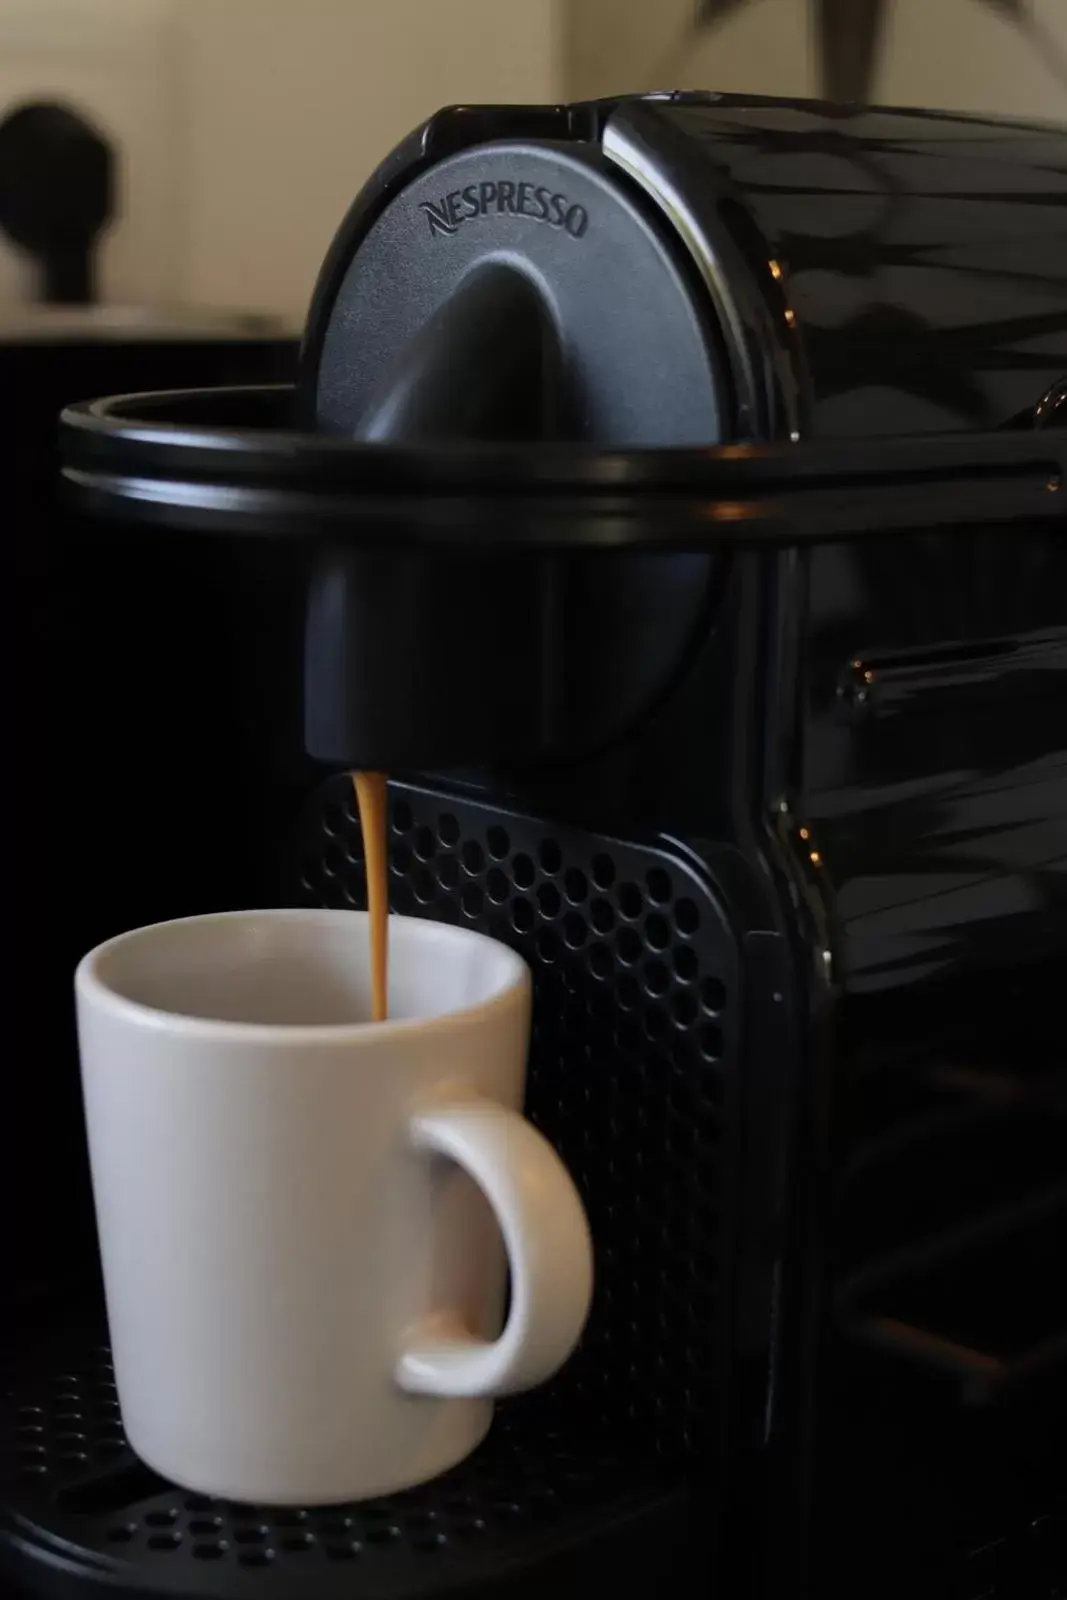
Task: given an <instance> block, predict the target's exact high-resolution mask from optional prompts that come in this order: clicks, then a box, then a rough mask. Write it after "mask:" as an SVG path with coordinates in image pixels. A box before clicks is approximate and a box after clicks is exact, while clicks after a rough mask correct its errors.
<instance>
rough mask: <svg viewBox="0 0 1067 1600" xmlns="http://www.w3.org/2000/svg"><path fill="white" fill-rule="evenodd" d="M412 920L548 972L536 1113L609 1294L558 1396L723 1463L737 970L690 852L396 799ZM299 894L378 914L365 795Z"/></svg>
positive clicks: (307, 831)
mask: <svg viewBox="0 0 1067 1600" xmlns="http://www.w3.org/2000/svg"><path fill="white" fill-rule="evenodd" d="M390 819H391V837H390V856H391V861H390V865H391V876H390V898H391V903H392V906H393V909H394V910H396V911H402V912H406V913H412V914H415V915H419V916H426V917H434V918H437V919H439V920H441V921H445V922H453V923H460V924H464V925H466V926H468V927H472V928H477V929H479V930H480V931H482V932H484V933H488V934H491V935H492V936H493V937H494V938H498V939H502V940H504V941H506V942H507V943H508V944H510V945H512V946H513V947H514V948H515V949H516V950H518V951H519V952H520V953H521V954H522V955H523V956H524V957H525V958H526V959H527V961H528V962H529V963H530V965H531V967H532V968H533V972H534V995H535V1000H534V1023H533V1040H532V1047H531V1056H530V1070H529V1083H528V1091H527V1104H526V1110H527V1113H528V1115H529V1116H530V1117H531V1119H532V1120H533V1121H534V1122H535V1123H536V1124H537V1125H538V1126H539V1127H540V1128H541V1130H542V1131H543V1132H544V1134H545V1135H546V1137H547V1138H549V1139H550V1140H551V1141H552V1143H553V1144H554V1145H555V1147H556V1149H557V1150H558V1151H559V1152H560V1154H561V1155H562V1157H563V1159H564V1161H565V1162H566V1163H567V1165H568V1167H569V1169H570V1171H571V1173H572V1174H573V1176H574V1178H575V1180H576V1182H577V1184H578V1187H579V1189H580V1191H581V1193H582V1198H583V1200H584V1202H585V1205H586V1209H587V1211H588V1214H589V1220H590V1224H591V1227H592V1232H593V1240H594V1244H595V1249H596V1293H595V1298H594V1304H593V1311H592V1315H591V1318H590V1322H589V1327H588V1329H587V1332H586V1336H585V1338H584V1340H583V1342H582V1345H581V1348H580V1349H579V1351H578V1353H577V1355H576V1356H575V1357H573V1358H572V1360H571V1361H570V1362H569V1363H568V1364H567V1366H566V1367H565V1368H564V1370H563V1372H562V1373H561V1374H560V1376H559V1377H558V1378H557V1379H556V1380H555V1381H554V1383H553V1384H552V1385H551V1386H550V1393H552V1394H554V1395H555V1397H556V1398H557V1399H563V1400H564V1401H565V1403H566V1406H567V1409H568V1413H570V1414H573V1413H575V1412H577V1413H578V1414H581V1415H582V1416H583V1417H584V1418H585V1419H586V1420H587V1422H588V1425H589V1426H590V1428H591V1429H593V1430H594V1431H595V1433H596V1435H597V1436H598V1437H612V1436H614V1435H617V1436H619V1437H624V1438H626V1439H628V1440H629V1441H630V1442H631V1443H633V1442H635V1441H640V1442H641V1444H642V1447H643V1448H645V1449H646V1450H651V1451H655V1452H656V1453H657V1454H658V1455H659V1456H660V1457H661V1458H663V1459H668V1460H670V1459H681V1458H686V1457H691V1456H692V1455H693V1454H694V1453H697V1454H699V1456H700V1457H701V1458H702V1459H707V1457H708V1455H709V1453H712V1452H713V1451H714V1448H715V1443H716V1439H717V1428H718V1425H719V1422H720V1419H721V1416H722V1403H721V1402H722V1397H723V1395H724V1394H725V1393H726V1391H727V1387H728V1383H729V1375H728V1372H727V1367H726V1362H727V1353H728V1352H727V1340H726V1319H727V1317H728V1315H729V1305H728V1291H729V1282H730V1261H729V1241H730V1239H731V1234H732V1216H731V1210H732V1203H733V1198H732V1196H733V1183H732V1175H733V1170H734V1161H735V1158H736V1147H737V1142H738V1141H737V1138H736V1136H735V1135H734V1133H733V1123H734V1101H735V1076H736V1059H737V1018H738V1012H739V1010H740V1006H739V996H738V981H739V979H738V959H737V950H736V945H735V942H734V939H733V936H732V934H731V932H730V930H729V927H728V925H727V923H726V920H725V916H724V914H723V911H722V908H721V907H720V905H719V904H718V902H717V900H716V898H715V896H714V894H713V892H712V890H711V888H710V887H709V885H708V884H707V882H706V881H705V880H704V879H703V878H701V877H700V875H699V874H698V873H697V871H696V870H695V869H694V867H693V866H691V865H690V863H689V862H688V861H686V860H684V859H683V858H682V857H681V856H676V855H674V854H673V852H671V851H670V850H668V849H666V848H661V847H659V846H652V845H644V844H632V843H624V842H622V841H619V840H615V839H606V838H601V837H598V836H597V835H594V834H588V833H584V832H582V831H580V830H577V829H568V828H563V827H558V826H553V825H551V824H548V823H545V822H542V821H540V820H537V819H535V818H531V817H526V816H521V815H518V814H515V813H512V812H508V813H505V812H503V811H501V810H499V809H497V808H494V807H490V806H486V805H482V804H481V803H478V802H474V801H471V800H469V799H465V798H464V799H460V798H459V797H457V796H454V795H447V794H442V793H436V792H433V791H430V790H425V789H417V788H412V787H403V786H395V787H394V788H393V791H392V798H391V811H390ZM302 844H303V851H302V856H301V860H300V865H299V869H298V870H299V872H300V875H301V882H300V894H301V896H302V898H303V899H304V901H305V902H310V903H313V904H317V905H328V906H335V907H344V906H352V907H361V906H363V905H364V903H365V875H364V866H363V850H362V843H361V839H360V833H359V826H358V822H357V813H356V809H355V803H354V798H353V795H352V787H351V783H350V782H349V780H348V779H346V778H344V777H341V778H339V779H336V780H330V782H328V783H327V784H325V785H324V786H323V787H322V788H321V789H320V790H319V791H318V793H317V794H316V795H315V797H314V799H313V802H312V804H311V806H310V809H309V813H308V815H307V817H306V819H305V824H304V828H303V831H302Z"/></svg>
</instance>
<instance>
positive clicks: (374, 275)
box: [0, 92, 1067, 1600]
mask: <svg viewBox="0 0 1067 1600" xmlns="http://www.w3.org/2000/svg"><path fill="white" fill-rule="evenodd" d="M1065 374H1067V133H1063V132H1058V131H1056V130H1053V129H1050V128H1029V127H1025V126H1021V125H1017V124H1010V123H1002V122H997V123H994V122H983V121H979V120H974V119H967V118H963V117H958V116H948V115H940V114H931V113H920V112H914V111H886V110H870V111H861V110H846V109H842V108H838V107H833V106H828V105H824V104H819V103H815V102H789V103H786V102H782V101H776V100H769V99H759V98H754V97H738V96H723V95H716V94H710V93H708V94H696V93H689V92H686V93H674V94H671V93H664V94H655V95H645V96H640V97H631V98H624V99H619V100H613V101H607V102H598V103H595V104H584V105H574V106H553V107H511V108H476V107H475V108H471V107H464V108H458V109H452V110H448V111H444V112H441V113H440V114H439V115H437V116H435V117H433V118H432V119H431V120H430V121H429V122H428V123H426V124H425V126H423V127H422V128H420V129H419V130H418V131H417V132H416V133H414V134H413V135H412V136H411V137H410V138H409V139H408V140H407V141H406V142H405V143H404V144H403V145H401V146H400V148H399V149H398V150H396V151H395V152H394V153H393V154H392V155H391V156H389V157H388V159H387V160H386V161H385V162H384V164H383V165H382V166H381V167H380V168H379V170H378V171H377V173H376V174H375V175H374V176H373V178H372V179H371V180H370V182H369V183H368V184H367V186H366V187H365V188H364V190H363V192H362V193H361V194H360V196H359V197H358V199H357V200H356V202H355V204H354V205H353V208H352V210H351V211H350V212H349V214H348V216H347V217H346V218H345V220H344V222H343V223H342V225H341V228H340V231H339V233H338V235H337V238H336V240H335V241H334V244H333V247H332V249H331V251H330V254H329V256H328V258H327V261H326V263H325V265H324V267H323V269H322V273H321V276H320V279H319V283H318V286H317V289H316V292H315V296H314V300H313V303H312V306H311V310H310V313H309V318H308V323H307V329H306V334H305V339H304V344H303V350H302V359H301V373H300V378H299V381H298V383H297V384H296V385H295V386H292V387H289V386H284V385H283V386H275V387H265V388H264V387H259V388H243V389H226V390H199V391H183V392H173V391H172V392H162V393H159V392H157V393H153V394H142V395H134V396H125V397H122V398H119V399H109V400H103V401H99V402H96V403H94V404H89V405H83V406H78V407H74V408H72V409H71V410H69V411H68V412H67V413H66V414H65V417H64V421H63V428H62V449H63V455H64V463H65V465H64V477H65V489H66V494H67V497H68V502H69V504H70V506H71V508H72V515H74V516H76V518H77V523H76V526H77V529H78V536H79V537H80V539H81V541H82V547H83V549H84V551H85V552H86V553H87V557H86V559H85V561H84V564H83V565H84V570H85V573H86V577H85V584H84V592H83V604H82V606H81V608H80V614H79V616H78V619H77V623H76V626H75V628H74V635H73V638H72V639H71V640H70V641H68V648H69V649H70V651H71V654H70V655H69V656H67V657H66V658H64V662H63V663H61V665H62V664H65V665H66V666H67V667H68V668H73V665H74V663H75V661H76V669H77V670H76V671H74V670H70V671H66V672H63V673H61V674H60V675H59V681H58V682H57V683H56V686H55V688H54V690H53V694H54V705H55V708H56V709H55V713H54V714H55V718H56V719H57V720H56V722H55V727H56V732H57V733H58V734H59V735H60V736H59V737H57V738H56V739H55V740H54V741H53V744H52V749H53V752H54V760H55V763H56V765H55V769H54V771H53V772H51V773H50V774H46V775H45V778H44V781H45V782H46V783H48V784H50V785H52V786H53V788H54V787H55V786H56V785H57V784H60V783H61V782H62V781H64V780H63V777H62V775H63V774H64V773H65V774H66V781H67V782H68V783H69V781H70V765H71V762H72V752H74V753H75V754H78V753H80V759H79V760H78V762H77V766H78V780H79V782H85V781H90V782H91V784H92V786H93V789H94V791H95V793H96V802H95V805H94V828H95V837H94V838H93V839H92V840H91V841H89V840H85V839H81V840H80V841H79V844H78V850H77V860H78V872H77V874H75V875H74V878H73V881H71V882H70V884H69V886H68V889H67V892H68V893H69V894H70V895H81V896H84V897H86V898H87V899H89V900H91V903H92V904H93V906H94V908H95V922H96V925H97V926H96V936H97V937H103V936H105V935H106V934H107V933H109V932H112V931H118V930H119V929H121V928H123V927H127V926H132V925H135V924H136V923H140V922H146V921H149V920H154V919H159V918H163V917H168V916H174V915H180V914H183V913H185V912H189V911H203V910H208V909H212V907H219V908H222V907H231V908H232V907H238V906H244V905H255V904H294V905H328V906H333V907H345V906H351V907H360V906H362V905H363V904H364V897H365V875H364V865H363V858H362V848H361V843H360V837H359V830H358V825H357V820H356V815H355V809H354V803H353V799H352V794H351V784H350V781H349V778H348V776H347V774H348V772H349V770H350V769H352V768H367V769H379V770H386V771H388V772H389V773H390V774H391V777H392V785H391V795H392V798H391V813H390V817H391V860H390V868H391V872H390V879H391V900H392V906H393V909H394V910H396V911H399V912H404V913H409V914H414V915H417V916H425V917H434V918H439V919H443V920H446V921H451V922H456V923H461V924H464V925H466V926H469V927H474V928H479V929H482V930H483V931H485V932H486V933H489V934H491V935H493V936H494V937H497V938H500V939H503V940H505V941H507V942H508V943H510V944H512V945H513V946H514V947H515V948H517V949H518V950H520V951H521V952H522V954H523V955H524V956H525V957H526V959H527V960H528V962H529V963H530V965H531V967H532V969H533V972H534V979H535V1016H534V1031H533V1043H532V1054H531V1064H530V1090H529V1100H528V1107H527V1109H528V1113H529V1115H530V1116H531V1117H532V1118H533V1120H534V1121H535V1122H536V1123H537V1124H538V1126H539V1127H540V1128H541V1129H542V1130H543V1131H544V1133H545V1134H546V1135H547V1136H548V1138H549V1139H550V1140H551V1141H552V1142H553V1144H554V1145H555V1146H556V1148H557V1149H558V1150H559V1151H560V1153H561V1154H562V1156H563V1158H564V1160H565V1161H566V1163H567V1164H568V1166H569V1168H570V1170H571V1172H572V1173H573V1174H574V1176H575V1178H576V1181H577V1183H578V1185H579V1187H580V1189H581V1192H582V1196H583V1200H584V1203H585V1205H586V1208H587V1211H588V1215H589V1218H590V1223H591V1227H592V1232H593V1237H594V1243H595V1251H596V1272H597V1287H596V1295H595V1302H594V1307H593V1312H592V1315H591V1318H590V1322H589V1326H588V1330H587V1333H586V1335H585V1337H584V1340H583V1342H582V1344H581V1346H580V1348H579V1349H578V1351H577V1353H576V1354H575V1356H574V1357H573V1358H572V1360H571V1361H570V1362H569V1363H568V1365H567V1366H566V1367H565V1368H564V1370H563V1371H562V1372H561V1373H560V1375H559V1376H558V1377H557V1378H556V1379H555V1380H553V1382H552V1383H551V1384H550V1385H549V1386H548V1388H547V1389H545V1390H543V1391H540V1392H538V1393H537V1394H535V1395H533V1396H531V1397H527V1398H524V1399H520V1400H515V1401H512V1402H509V1403H508V1404H507V1405H506V1406H505V1407H504V1408H502V1410H501V1414H500V1416H499V1417H498V1420H497V1422H496V1424H495V1425H494V1428H493V1431H492V1433H491V1434H490V1437H489V1439H488V1441H487V1442H486V1444H485V1445H484V1446H483V1447H482V1448H481V1449H480V1450H479V1451H478V1452H477V1453H476V1454H475V1456H474V1457H473V1458H472V1459H471V1460H470V1461H469V1462H468V1463H466V1464H464V1465H463V1466H461V1467H459V1468H457V1469H456V1470H454V1471H453V1472H451V1473H449V1474H448V1475H447V1476H446V1477H445V1478H443V1479H440V1480H438V1481H436V1482H434V1483H431V1484H428V1485H426V1486H424V1487H423V1488H421V1489H418V1490H415V1491H412V1492H410V1493H408V1494H404V1495H400V1496H396V1497H393V1498H392V1499H389V1500H386V1501H375V1502H372V1503H368V1504H358V1505H352V1506H349V1507H342V1508H337V1507H333V1508H330V1509H328V1510H327V1509H322V1508H316V1507H313V1506H309V1507H306V1508H302V1509H300V1510H298V1511H292V1510H287V1511H284V1512H282V1511H278V1510H276V1509H272V1508H270V1507H266V1506H248V1505H236V1504H231V1503H229V1502H224V1501H218V1500H212V1499H209V1498H207V1497H198V1496H196V1495H189V1494H186V1493H184V1492H182V1491H180V1490H178V1489H176V1488H175V1487H174V1486H173V1485H170V1484H168V1483H166V1482H165V1481H163V1480H162V1479H160V1478H159V1477H158V1476H156V1475H155V1474H154V1473H153V1472H152V1471H151V1470H150V1469H149V1468H148V1467H147V1466H146V1465H145V1464H143V1463H142V1462H140V1461H139V1460H137V1458H136V1457H135V1456H134V1455H133V1454H132V1453H131V1452H130V1451H129V1449H128V1448H127V1446H126V1442H125V1436H124V1433H123V1429H122V1420H121V1415H120V1412H119V1408H118V1404H117V1398H116V1393H115V1389H114V1385H113V1381H112V1375H111V1368H110V1363H109V1356H108V1349H107V1343H106V1329H105V1327H104V1324H103V1321H102V1319H101V1315H100V1311H99V1300H98V1291H97V1285H96V1277H95V1261H94V1258H93V1254H92V1250H91V1249H87V1250H86V1251H85V1252H84V1253H83V1256H82V1257H81V1258H80V1259H79V1260H78V1261H76V1262H68V1261H66V1260H64V1261H63V1263H62V1270H60V1269H59V1267H58V1266H57V1267H56V1270H54V1271H53V1272H52V1273H51V1276H50V1280H49V1288H48V1293H47V1294H44V1295H41V1294H38V1295H37V1296H36V1297H35V1299H34V1300H33V1301H32V1304H31V1303H30V1302H29V1301H28V1300H26V1299H25V1298H23V1299H20V1298H18V1296H19V1294H20V1285H19V1284H18V1283H16V1284H15V1286H14V1288H15V1299H14V1302H13V1303H14V1305H15V1315H14V1318H13V1326H12V1328H11V1329H10V1330H9V1334H8V1336H7V1339H6V1343H7V1345H8V1346H9V1347H10V1348H9V1358H10V1359H9V1368H10V1377H9V1379H8V1383H7V1387H6V1398H5V1402H4V1405H5V1414H4V1421H3V1433H2V1441H3V1442H2V1447H0V1448H2V1450H3V1465H2V1491H0V1501H2V1508H0V1562H2V1565H0V1574H2V1577H0V1581H5V1580H6V1581H8V1582H9V1583H10V1584H11V1585H12V1590H13V1592H14V1593H17V1594H22V1593H25V1594H28V1595H30V1594H44V1595H57V1596H58V1595H62V1596H64V1597H67V1596H70V1597H73V1596H80V1595H82V1594H92V1593H97V1592H114V1593H118V1594H129V1595H137V1596H146V1597H147V1596H154V1595H156V1594H168V1595H172V1596H173V1595H197V1596H202V1595H204V1596H207V1595H210V1596H213V1597H214V1596H218V1597H220V1600H222V1597H229V1596H248V1597H257V1596H263V1597H264V1600H266V1597H269V1596H300V1597H301V1600H303V1597H307V1600H318V1597H320V1596H321V1597H323V1600H328V1597H331V1596H338V1597H340V1596H345V1597H353V1600H356V1597H361V1596H364V1595H365V1596H367V1597H375V1600H378V1597H386V1596H388V1597H391V1600H392V1597H397V1600H399V1597H405V1600H406V1597H411V1600H415V1597H422V1596H430V1595H437V1594H441V1595H443V1594H448V1595H449V1596H463V1595H468V1594H469V1595H471V1596H474V1595H477V1596H479V1597H489V1596H493V1597H496V1596H499V1597H500V1600H517V1597H525V1596H535V1595H537V1596H540V1595H542V1594H544V1593H546V1592H549V1590H550V1589H552V1590H557V1591H558V1592H560V1593H562V1594H567V1595H571V1594H574V1595H579V1594H586V1593H588V1592H590V1590H591V1589H592V1587H593V1586H594V1585H595V1586H597V1587H598V1588H601V1589H602V1590H603V1591H604V1592H605V1593H617V1594H620V1595H634V1596H637V1595H646V1594H653V1593H662V1594H664V1595H672V1596H673V1595H677V1596H679V1597H681V1596H689V1595H693V1596H700V1595H716V1596H723V1597H724V1600H747V1597H753V1600H764V1597H772V1596H773V1597H775V1600H779V1597H782V1600H784V1597H790V1596H813V1597H822V1596H826V1595H834V1594H837V1593H846V1592H847V1593H854V1594H857V1595H859V1594H862V1595H864V1596H866V1597H869V1600H880V1597H883V1596H885V1597H889V1596H896V1595H899V1594H900V1593H901V1592H904V1591H905V1589H906V1591H907V1592H908V1593H910V1594H915V1595H930V1596H932V1597H934V1600H949V1597H960V1600H980V1597H992V1596H1003V1597H1006V1600H1053V1597H1054V1596H1056V1595H1057V1594H1061V1593H1062V1592H1064V1590H1065V1589H1067V1470H1065V1468H1064V1464H1063V1449H1062V1444H1061V1441H1062V1438H1063V1428H1064V1425H1065V1423H1067V1381H1065V1378H1067V1371H1065V1368H1067V1315H1065V1313H1064V1312H1063V1310H1062V1304H1061V1301H1062V1294H1061V1293H1060V1292H1058V1291H1057V1283H1058V1281H1059V1279H1060V1278H1061V1277H1062V1268H1063V1259H1064V1246H1065V1242H1067V1156H1065V1153H1064V1152H1065V1150H1067V1137H1065V1136H1067V1068H1065V1060H1067V1055H1065V1051H1064V1046H1063V1040H1062V1032H1063V1024H1062V1020H1061V1017H1060V1011H1061V1007H1060V1003H1059V995H1060V993H1061V990H1062V986H1063V982H1064V975H1065V973H1067V434H1065V433H1064V431H1063V427H1064V423H1065V422H1067V379H1065ZM75 789H76V786H75V788H74V789H68V794H69V795H70V801H69V806H70V809H69V812H68V816H69V819H70V820H69V821H68V822H67V823H66V824H65V825H64V827H63V829H62V832H61V834H60V837H59V838H58V839H50V840H48V841H45V842H44V846H45V848H47V849H60V848H61V846H62V841H63V840H64V839H65V841H66V843H67V845H70V844H71V843H72V842H73V841H72V833H73V832H76V831H77V821H76V818H77V810H76V793H75ZM14 1087H15V1101H14V1105H15V1113H16V1117H17V1113H18V1083H17V1074H16V1075H15V1078H14ZM77 1092H78V1091H77V1073H76V1063H75V1061H74V1060H73V1058H69V1059H67V1060H66V1061H65V1062H64V1064H63V1074H62V1076H60V1075H59V1074H58V1073H57V1074H56V1076H55V1088H54V1095H55V1097H56V1107H57V1114H58V1110H59V1108H60V1104H61V1103H62V1105H64V1106H67V1107H68V1108H69V1106H70V1105H74V1104H76V1101H77ZM32 1182H33V1185H34V1192H35V1196H36V1198H35V1200H34V1205H37V1204H38V1203H40V1204H44V1203H45V1202H46V1201H47V1203H48V1204H50V1205H51V1206H52V1207H54V1208H55V1211H56V1213H57V1215H58V1216H60V1217H62V1216H63V1215H64V1214H65V1211H66V1209H67V1208H70V1207H71V1206H73V1205H74V1203H75V1202H74V1199H73V1197H74V1196H75V1195H76V1194H78V1193H80V1192H81V1191H80V1190H79V1188H78V1185H79V1183H80V1182H81V1172H80V1169H79V1167H78V1163H77V1162H76V1161H68V1162H66V1163H65V1164H61V1163H58V1162H52V1163H49V1162H48V1161H47V1160H44V1161H42V1162H41V1163H40V1165H39V1167H38V1168H37V1169H36V1171H35V1173H34V1174H33V1175H32ZM20 1225H21V1224H20V1221H19V1213H18V1212H17V1211H15V1212H13V1213H12V1217H11V1223H10V1226H11V1228H12V1230H13V1231H15V1232H17V1231H18V1229H19V1227H20ZM159 1247H160V1249H161V1250H165V1249H166V1248H167V1242H166V1240H165V1239H161V1240H160V1241H159ZM1057 1306H1060V1310H1057V1309H1056V1307H1057ZM162 1381H165V1378H164V1379H163V1380H162Z"/></svg>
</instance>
